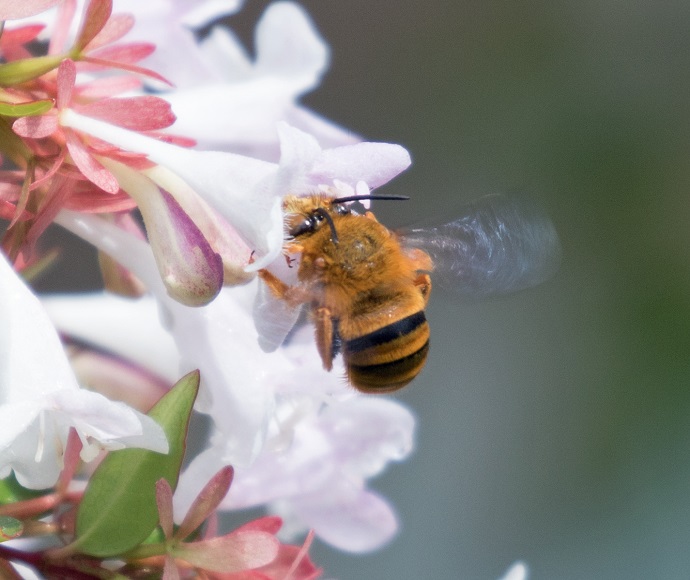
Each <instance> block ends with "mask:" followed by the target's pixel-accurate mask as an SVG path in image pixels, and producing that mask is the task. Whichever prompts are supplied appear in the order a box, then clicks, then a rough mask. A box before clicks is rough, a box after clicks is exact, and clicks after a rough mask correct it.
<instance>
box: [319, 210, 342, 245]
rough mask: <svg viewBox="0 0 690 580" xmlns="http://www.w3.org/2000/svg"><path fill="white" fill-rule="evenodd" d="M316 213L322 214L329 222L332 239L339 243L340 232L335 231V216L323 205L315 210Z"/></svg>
mask: <svg viewBox="0 0 690 580" xmlns="http://www.w3.org/2000/svg"><path fill="white" fill-rule="evenodd" d="M314 213H315V214H316V215H320V216H321V217H323V218H324V219H325V220H326V221H327V222H328V227H329V228H331V241H332V242H333V243H334V244H336V245H337V244H338V232H336V231H335V224H334V223H333V218H332V217H331V216H330V215H329V214H328V212H327V211H326V210H325V209H324V208H323V207H317V208H316V209H315V210H314Z"/></svg>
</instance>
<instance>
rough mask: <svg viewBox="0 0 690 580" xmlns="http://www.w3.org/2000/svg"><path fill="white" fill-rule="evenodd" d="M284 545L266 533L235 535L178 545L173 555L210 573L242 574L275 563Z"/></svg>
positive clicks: (172, 551) (241, 533) (172, 552)
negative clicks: (244, 571) (281, 546)
mask: <svg viewBox="0 0 690 580" xmlns="http://www.w3.org/2000/svg"><path fill="white" fill-rule="evenodd" d="M279 550H280V542H279V541H278V540H277V539H276V537H275V536H273V535H272V534H267V533H266V532H233V533H231V534H228V535H226V536H221V537H219V538H211V539H209V540H202V541H200V542H190V543H181V544H177V545H176V546H175V547H174V548H173V549H172V550H171V555H172V556H173V557H175V558H180V559H182V560H184V561H185V562H188V563H189V564H191V565H192V566H195V567H197V568H200V569H202V570H208V571H209V572H225V573H230V572H242V571H243V570H251V569H253V568H260V567H261V566H266V565H268V564H270V563H271V562H272V561H273V560H275V558H276V556H277V555H278V551H279Z"/></svg>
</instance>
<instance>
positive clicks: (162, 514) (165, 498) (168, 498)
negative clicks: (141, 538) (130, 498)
mask: <svg viewBox="0 0 690 580" xmlns="http://www.w3.org/2000/svg"><path fill="white" fill-rule="evenodd" d="M172 498H173V492H172V488H171V487H170V484H169V483H168V481H167V480H166V479H163V478H161V479H159V480H158V481H157V482H156V505H157V506H158V520H159V522H160V524H161V528H162V530H163V534H164V535H165V537H166V539H169V538H171V537H172V533H173V503H172Z"/></svg>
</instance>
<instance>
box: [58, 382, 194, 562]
mask: <svg viewBox="0 0 690 580" xmlns="http://www.w3.org/2000/svg"><path fill="white" fill-rule="evenodd" d="M198 389H199V372H198V371H194V372H192V373H189V374H188V375H186V376H184V377H183V378H182V379H180V381H178V383H177V384H176V385H175V386H174V387H173V388H172V389H171V390H170V392H168V393H167V394H166V395H165V396H164V397H163V398H162V399H161V400H160V401H159V402H158V403H157V404H156V406H155V407H154V408H153V409H151V411H150V412H149V416H150V417H151V418H153V419H155V420H156V422H157V423H158V424H159V425H160V426H161V427H162V428H163V430H164V431H165V434H166V436H167V438H168V443H169V445H170V450H169V452H168V454H167V455H162V454H160V453H154V452H152V451H147V450H144V449H122V450H119V451H112V452H110V453H109V454H108V455H107V456H106V458H105V459H104V460H103V462H102V463H101V464H100V465H99V466H98V467H97V468H96V471H95V472H94V473H93V475H92V476H91V479H90V480H89V484H88V486H87V488H86V491H85V492H84V496H83V498H82V501H81V503H80V505H79V511H78V512H77V522H76V540H75V542H74V543H73V544H72V545H71V546H70V547H69V548H70V549H73V550H78V551H80V552H81V553H84V554H89V555H92V556H99V557H110V556H117V555H119V554H122V553H124V552H127V551H128V550H131V549H132V548H134V547H135V546H137V545H139V544H140V543H141V542H143V541H144V540H145V539H146V538H147V537H148V536H149V535H150V534H151V532H152V531H153V530H154V529H155V528H156V527H157V525H158V510H157V507H156V482H157V481H158V480H159V479H161V478H165V479H166V480H167V481H168V482H169V483H170V485H171V487H172V488H174V487H175V486H176V485H177V480H178V477H179V473H180V468H181V466H182V458H183V456H184V450H185V445H186V443H185V442H186V438H187V429H188V427H189V416H190V414H191V412H192V407H193V405H194V401H195V399H196V395H197V392H198Z"/></svg>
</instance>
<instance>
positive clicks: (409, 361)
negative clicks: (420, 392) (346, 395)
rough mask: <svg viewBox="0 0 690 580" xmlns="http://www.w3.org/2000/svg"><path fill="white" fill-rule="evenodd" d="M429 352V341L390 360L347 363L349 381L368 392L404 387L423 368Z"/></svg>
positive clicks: (380, 391)
mask: <svg viewBox="0 0 690 580" xmlns="http://www.w3.org/2000/svg"><path fill="white" fill-rule="evenodd" d="M428 354H429V341H428V340H427V341H426V342H424V344H423V345H422V346H421V347H420V348H419V349H417V350H416V351H415V352H413V353H411V354H408V355H406V356H403V357H401V358H399V359H397V360H393V361H390V362H385V363H379V364H372V365H363V364H356V365H352V364H351V365H349V366H348V367H347V372H348V378H349V379H350V382H351V383H352V384H353V385H354V386H355V387H356V388H358V389H360V390H362V391H365V392H369V393H376V392H378V393H383V392H387V391H395V390H397V389H399V388H401V387H404V386H405V385H406V384H407V383H409V382H410V381H411V380H412V379H414V378H415V377H416V376H417V375H418V374H419V371H421V370H422V368H424V363H425V362H426V357H427V355H428Z"/></svg>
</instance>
